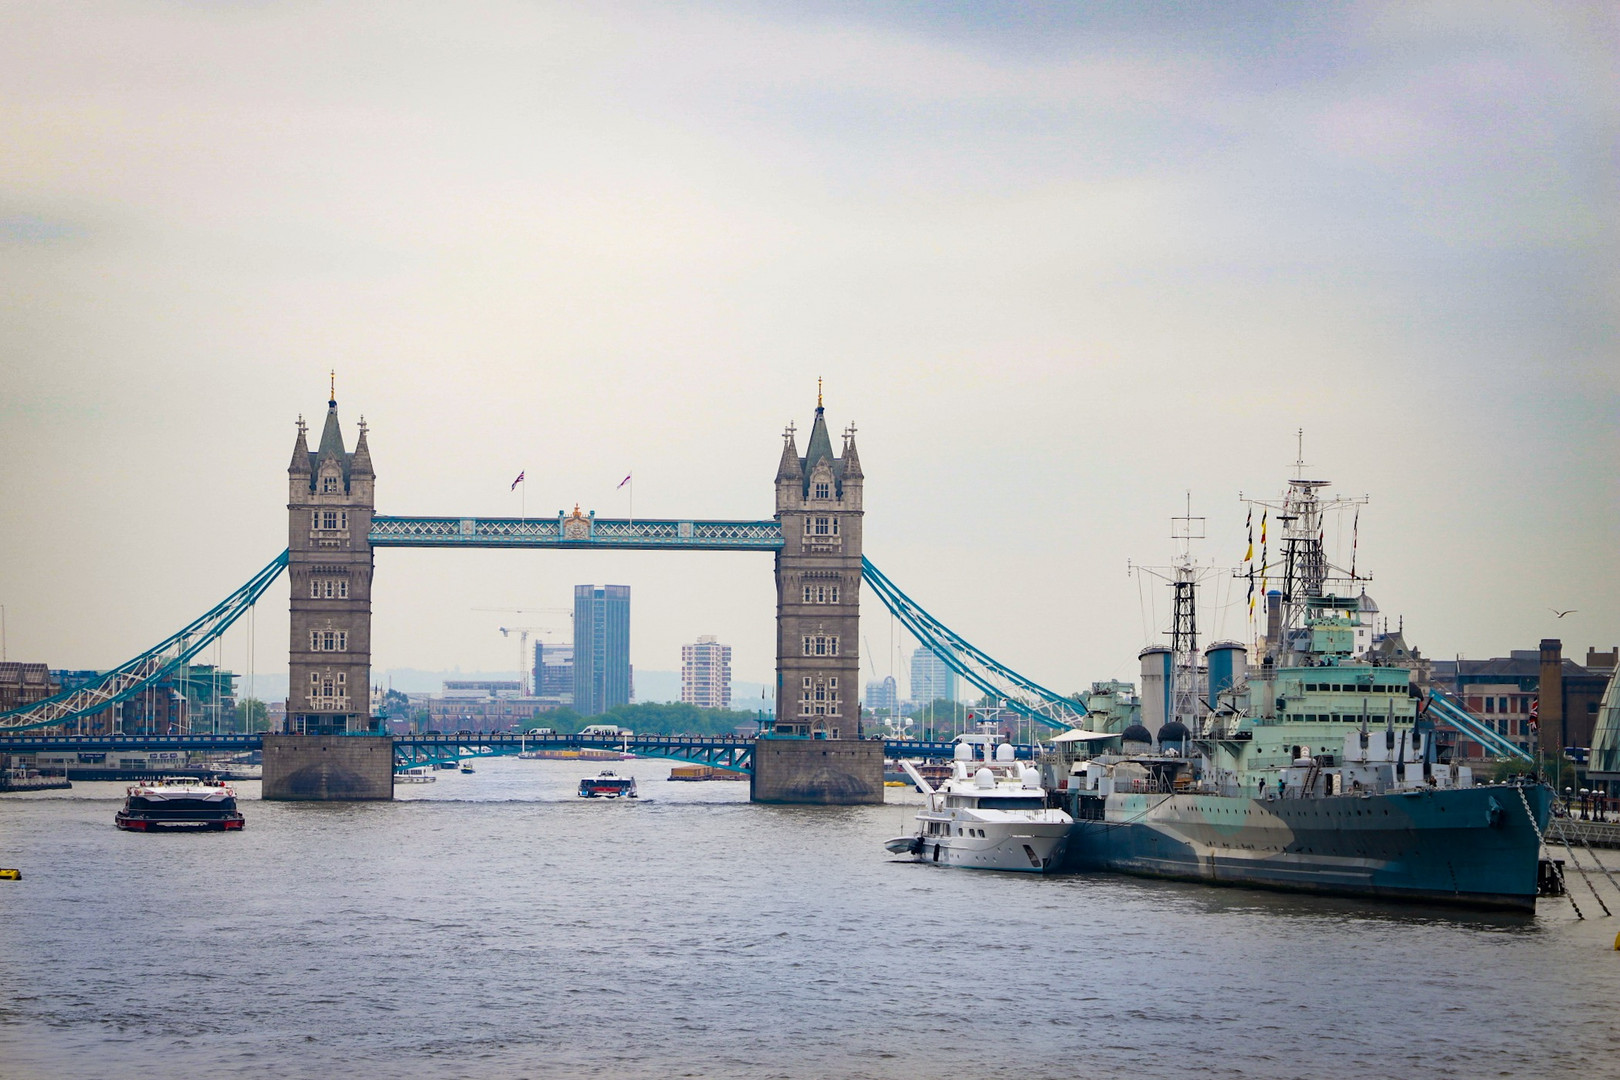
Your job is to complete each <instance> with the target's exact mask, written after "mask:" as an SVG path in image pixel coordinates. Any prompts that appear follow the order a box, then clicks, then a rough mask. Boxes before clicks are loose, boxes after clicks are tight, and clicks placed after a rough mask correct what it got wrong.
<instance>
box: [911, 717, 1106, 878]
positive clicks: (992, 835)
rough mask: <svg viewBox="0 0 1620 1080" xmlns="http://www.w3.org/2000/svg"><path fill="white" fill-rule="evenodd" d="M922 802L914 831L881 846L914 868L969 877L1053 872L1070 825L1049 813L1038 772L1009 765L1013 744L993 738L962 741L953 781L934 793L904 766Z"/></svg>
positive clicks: (1056, 812)
mask: <svg viewBox="0 0 1620 1080" xmlns="http://www.w3.org/2000/svg"><path fill="white" fill-rule="evenodd" d="M902 765H903V766H904V767H905V770H906V774H907V775H908V776H910V777H911V780H912V782H913V783H915V784H916V785H917V787H918V789H919V790H921V791H922V793H923V795H924V796H925V797H926V799H927V802H926V803H925V804H924V806H923V809H922V810H921V811H919V812H918V814H917V831H916V832H915V833H912V834H911V835H909V836H897V837H895V838H894V839H892V840H889V841H888V842H886V843H885V844H884V845H883V846H884V847H885V848H886V849H887V850H889V851H890V852H892V853H893V854H896V855H910V856H911V857H912V858H914V859H916V860H917V861H918V862H931V863H937V864H939V865H940V866H959V867H964V868H966V869H970V870H1013V871H1021V872H1023V873H1026V874H1029V873H1034V874H1044V873H1049V872H1051V871H1054V870H1056V869H1057V868H1058V866H1059V865H1060V864H1061V863H1062V861H1063V849H1064V845H1065V844H1066V843H1067V841H1068V837H1069V828H1070V827H1071V826H1072V825H1073V824H1074V819H1073V818H1072V817H1070V816H1069V815H1068V814H1066V813H1064V812H1063V811H1062V810H1054V809H1050V808H1049V807H1047V805H1046V790H1045V788H1043V787H1042V786H1041V780H1040V772H1039V770H1037V769H1035V768H1034V767H1033V766H1030V765H1028V764H1020V763H1019V762H1017V761H1014V760H1013V748H1012V744H1010V743H1001V744H1000V745H997V739H996V737H995V736H993V735H990V734H988V733H986V734H973V735H959V736H957V740H956V752H955V760H954V761H952V762H951V775H950V777H949V779H947V780H946V781H945V782H944V783H943V784H941V785H940V786H939V787H938V788H935V787H934V786H933V785H931V784H930V783H929V782H928V780H927V779H926V778H924V776H923V775H922V773H921V772H920V771H918V769H917V767H916V766H915V765H913V764H912V763H911V762H909V761H906V762H902Z"/></svg>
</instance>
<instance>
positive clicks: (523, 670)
mask: <svg viewBox="0 0 1620 1080" xmlns="http://www.w3.org/2000/svg"><path fill="white" fill-rule="evenodd" d="M473 610H474V611H499V612H501V613H502V614H505V615H567V616H568V617H569V618H570V619H572V618H573V616H574V609H573V608H561V607H532V608H507V607H480V608H473ZM556 632H557V631H556V629H554V628H553V627H549V626H503V627H501V637H511V636H512V635H513V634H517V635H518V641H519V644H518V655H519V660H518V674H519V677H520V678H521V679H522V680H523V696H524V697H528V696H529V691H530V685H529V676H530V674H531V673H532V672H533V669H534V657H532V656H530V655H529V635H530V634H555V633H556Z"/></svg>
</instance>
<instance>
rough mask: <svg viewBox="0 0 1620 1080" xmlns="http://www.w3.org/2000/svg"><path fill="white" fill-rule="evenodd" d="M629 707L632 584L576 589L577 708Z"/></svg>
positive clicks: (586, 712) (589, 711)
mask: <svg viewBox="0 0 1620 1080" xmlns="http://www.w3.org/2000/svg"><path fill="white" fill-rule="evenodd" d="M629 703H630V586H628V585H603V586H600V587H599V586H596V585H575V586H574V709H575V711H577V712H579V713H580V714H581V715H583V716H597V715H599V714H601V713H605V712H607V711H608V710H609V709H611V708H613V707H614V706H615V705H628V704H629Z"/></svg>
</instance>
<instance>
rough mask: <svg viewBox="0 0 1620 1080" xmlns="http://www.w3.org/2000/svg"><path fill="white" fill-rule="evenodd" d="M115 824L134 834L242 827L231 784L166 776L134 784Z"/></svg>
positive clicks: (221, 781) (187, 777) (220, 781)
mask: <svg viewBox="0 0 1620 1080" xmlns="http://www.w3.org/2000/svg"><path fill="white" fill-rule="evenodd" d="M114 821H115V823H116V824H117V826H118V827H119V828H120V829H129V830H131V831H132V832H154V831H157V830H161V829H201V830H204V831H221V830H226V829H240V828H241V827H242V815H241V813H240V812H239V811H238V810H237V809H236V792H235V790H234V789H232V788H231V786H230V785H229V784H227V783H225V782H224V781H223V780H198V779H196V778H195V777H190V776H165V777H164V778H163V779H161V780H152V781H146V782H143V783H139V784H134V785H132V786H131V787H130V788H129V789H128V797H127V798H126V799H125V800H124V808H123V809H122V810H120V811H118V815H117V817H116V818H115V819H114Z"/></svg>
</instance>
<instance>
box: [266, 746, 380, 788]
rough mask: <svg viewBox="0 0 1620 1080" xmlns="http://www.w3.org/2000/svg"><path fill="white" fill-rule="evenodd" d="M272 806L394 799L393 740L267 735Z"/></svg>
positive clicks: (267, 759) (267, 776)
mask: <svg viewBox="0 0 1620 1080" xmlns="http://www.w3.org/2000/svg"><path fill="white" fill-rule="evenodd" d="M263 776H264V787H263V794H262V796H261V798H263V799H265V800H266V801H268V802H365V801H377V800H388V799H392V798H393V797H394V739H393V736H391V735H266V736H265V737H264V773H263Z"/></svg>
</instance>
